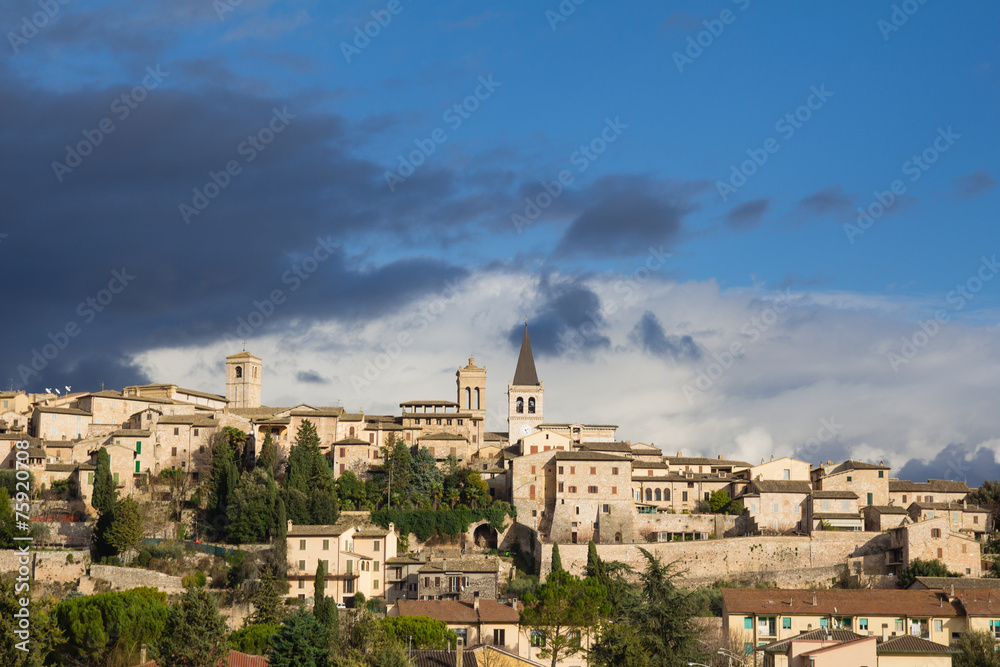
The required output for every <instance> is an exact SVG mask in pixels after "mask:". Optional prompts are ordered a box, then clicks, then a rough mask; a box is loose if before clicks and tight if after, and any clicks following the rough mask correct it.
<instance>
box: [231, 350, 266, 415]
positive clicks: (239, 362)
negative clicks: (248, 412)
mask: <svg viewBox="0 0 1000 667" xmlns="http://www.w3.org/2000/svg"><path fill="white" fill-rule="evenodd" d="M261 370H262V369H261V360H260V357H255V356H253V355H252V354H250V353H249V352H247V351H246V350H243V351H242V352H239V353H238V354H233V355H230V356H228V357H226V399H227V400H228V401H229V407H231V408H259V407H260V379H261V378H260V376H261Z"/></svg>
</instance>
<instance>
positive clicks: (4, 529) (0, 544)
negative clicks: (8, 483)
mask: <svg viewBox="0 0 1000 667" xmlns="http://www.w3.org/2000/svg"><path fill="white" fill-rule="evenodd" d="M14 525H15V524H14V506H13V505H11V502H10V496H9V495H8V494H7V489H5V488H3V487H0V549H13V548H14Z"/></svg>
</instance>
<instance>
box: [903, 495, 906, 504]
mask: <svg viewBox="0 0 1000 667" xmlns="http://www.w3.org/2000/svg"><path fill="white" fill-rule="evenodd" d="M903 504H904V505H905V504H906V496H905V495H904V496H903Z"/></svg>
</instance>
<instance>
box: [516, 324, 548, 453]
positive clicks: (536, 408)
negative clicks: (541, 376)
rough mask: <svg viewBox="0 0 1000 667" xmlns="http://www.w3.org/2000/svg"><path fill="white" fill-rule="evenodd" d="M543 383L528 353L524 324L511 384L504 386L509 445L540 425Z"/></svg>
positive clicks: (529, 350)
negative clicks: (519, 350) (539, 379)
mask: <svg viewBox="0 0 1000 667" xmlns="http://www.w3.org/2000/svg"><path fill="white" fill-rule="evenodd" d="M544 390H545V383H543V382H539V381H538V373H537V372H536V371H535V358H534V356H532V354H531V340H529V338H528V325H527V324H525V325H524V338H522V339H521V353H520V354H519V355H518V357H517V368H515V369H514V381H513V382H510V383H508V385H507V432H508V440H509V442H510V444H512V445H513V444H514V443H516V442H517V441H518V440H519V439H520V438H523V437H524V436H526V435H529V434H530V433H532V432H533V431H534V430H535V429H536V428H537V427H538V425H539V424H541V423H542V394H543V393H544Z"/></svg>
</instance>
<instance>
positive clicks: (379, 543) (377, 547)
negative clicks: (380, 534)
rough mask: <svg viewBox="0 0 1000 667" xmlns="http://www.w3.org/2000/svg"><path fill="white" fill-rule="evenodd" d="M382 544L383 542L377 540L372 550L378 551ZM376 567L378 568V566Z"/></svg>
mask: <svg viewBox="0 0 1000 667" xmlns="http://www.w3.org/2000/svg"><path fill="white" fill-rule="evenodd" d="M381 544H382V543H381V542H376V543H375V546H373V547H372V551H378V550H379V549H380V548H381V547H380V545H381ZM375 569H376V570H378V568H375Z"/></svg>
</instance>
